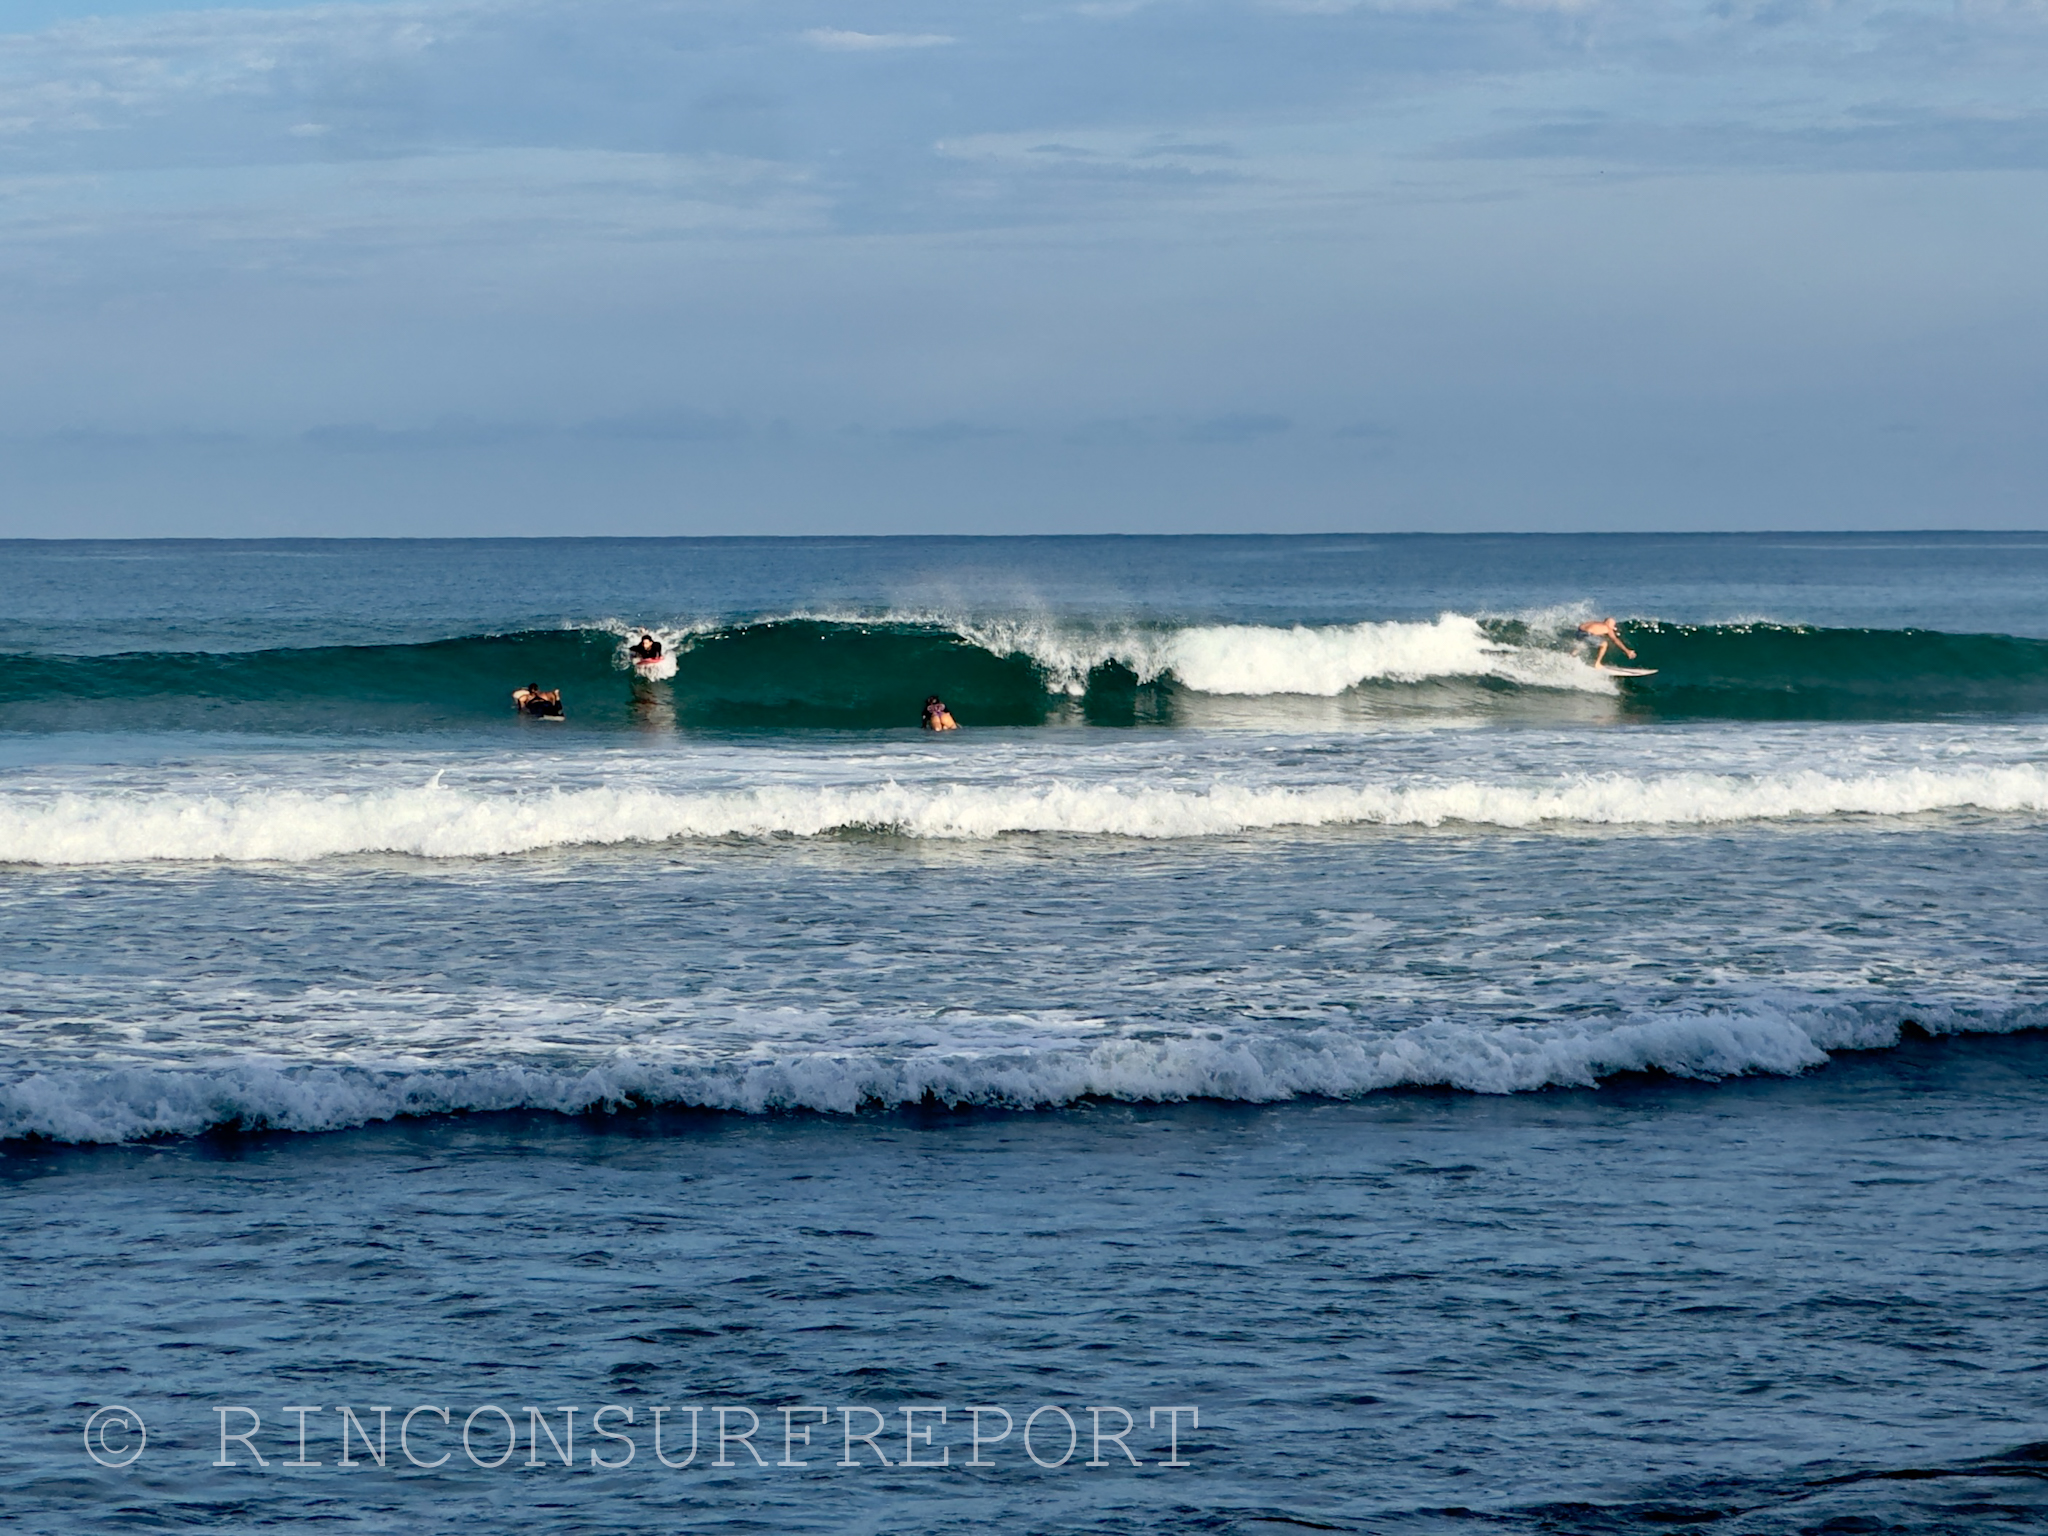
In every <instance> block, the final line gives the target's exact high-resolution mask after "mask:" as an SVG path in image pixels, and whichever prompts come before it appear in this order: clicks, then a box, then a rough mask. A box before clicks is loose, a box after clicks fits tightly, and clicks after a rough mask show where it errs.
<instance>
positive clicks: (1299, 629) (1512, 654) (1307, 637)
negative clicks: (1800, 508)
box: [951, 613, 1614, 698]
mask: <svg viewBox="0 0 2048 1536" xmlns="http://www.w3.org/2000/svg"><path fill="white" fill-rule="evenodd" d="M951 627H952V628H953V629H954V630H955V632H956V633H958V634H959V635H961V637H962V638H964V639H967V640H971V641H973V642H974V643H975V644H977V645H979V646H982V647H983V648H984V649H987V650H991V651H995V652H997V653H998V654H1002V653H1010V652H1014V653H1016V654H1020V655H1025V656H1029V657H1030V658H1031V659H1032V660H1033V661H1035V662H1037V663H1038V665H1039V666H1040V667H1041V668H1042V669H1043V670H1044V671H1045V673H1046V675H1047V676H1048V677H1050V678H1051V679H1052V680H1053V681H1054V683H1055V684H1056V685H1058V686H1061V687H1064V688H1065V689H1066V690H1067V691H1068V692H1069V693H1073V694H1079V693H1081V692H1083V691H1084V689H1085V687H1086V682H1087V678H1088V674H1089V672H1090V671H1091V670H1092V669H1094V668H1095V667H1098V666H1103V665H1106V664H1109V663H1112V662H1114V663H1117V664H1119V665H1121V666H1124V667H1127V668H1129V669H1130V670H1131V671H1132V672H1134V673H1136V674H1137V676H1138V679H1139V681H1141V682H1151V681H1153V680H1155V679H1157V678H1160V677H1164V676H1167V675H1169V674H1170V675H1171V676H1172V677H1173V678H1174V679H1175V680H1176V681H1178V682H1179V683H1181V684H1182V685H1183V686H1184V687H1187V688H1191V689H1193V690H1194V691H1195V692H1197V693H1213V694H1230V695H1237V696H1241V697H1242V696H1265V695H1272V694H1307V695H1313V696H1317V697H1322V698H1332V697H1335V696H1336V695H1337V694H1340V693H1343V692H1344V691H1346V690H1347V689H1350V688H1356V687H1357V686H1359V685H1360V684H1361V683H1368V682H1401V683H1417V682H1425V681H1428V680H1429V679H1432V678H1453V677H1492V678H1502V679H1505V680H1507V681H1510V682H1515V683H1520V684H1522V685H1524V686H1526V687H1537V688H1564V689H1573V690H1577V691H1581V692H1591V693H1611V692H1613V690H1614V680H1613V679H1612V678H1611V677H1608V676H1607V675H1605V674H1604V673H1601V672H1597V671H1595V670H1594V669H1593V668H1592V667H1591V666H1589V665H1588V664H1587V663H1586V661H1585V659H1584V658H1582V657H1579V656H1575V655H1572V654H1570V653H1568V652H1564V651H1554V650H1543V649H1538V648H1533V647H1527V646H1512V645H1504V644H1502V643H1500V642H1499V641H1497V640H1495V639H1494V638H1493V637H1492V636H1490V635H1488V634H1487V633H1486V631H1485V630H1484V629H1483V628H1482V627H1481V626H1480V623H1479V621H1478V620H1477V619H1475V618H1472V617H1470V616H1468V615H1465V614H1461V613H1446V614H1443V615H1442V616H1440V617H1439V618H1436V619H1434V620H1431V621H1427V622H1416V621H1409V622H1388V623H1366V624H1342V625H1331V626H1328V627H1323V628H1309V627H1308V626H1306V625H1300V624H1297V625H1294V626H1293V627H1291V628H1288V629H1279V628H1274V627H1272V626H1269V625H1258V624H1202V625H1192V626H1189V627H1186V628H1179V629H1157V630H1143V629H1127V630H1121V631H1108V632H1096V631H1088V630H1079V629H1071V628H1064V627H1062V626H1059V625H1057V624H1052V623H1047V622H1035V621H1034V622H1027V621H1016V622H995V623H992V622H978V623H971V624H969V623H954V624H952V625H951Z"/></svg>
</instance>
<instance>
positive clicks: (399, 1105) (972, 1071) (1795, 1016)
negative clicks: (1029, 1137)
mask: <svg viewBox="0 0 2048 1536" xmlns="http://www.w3.org/2000/svg"><path fill="white" fill-rule="evenodd" d="M1922 1022H1923V1023H1924V1024H1925V1025H1926V1026H1927V1027H1929V1028H1930V1029H1932V1030H1933V1031H1934V1032H1937V1033H1939V1032H1955V1033H1960V1032H1965V1031H1994V1032H2000V1031H2010V1030H2015V1029H2023V1028H2031V1027H2036V1026H2038V1025H2039V1023H2040V1022H2041V1021H2040V1019H2039V1018H2038V1017H2036V1016H2035V1015H2034V1014H2032V1013H2017V1014H2000V1015H1995V1016H1990V1017H1982V1018H1966V1019H1953V1020H1942V1019H1933V1020H1924V1019H1923V1021H1922ZM1898 1038H1899V1024H1898V1021H1897V1019H1896V1018H1891V1019H1886V1018H1882V1017H1872V1016H1867V1015H1865V1014H1863V1013H1859V1012H1858V1011H1856V1010H1853V1009H1848V1008H1839V1007H1838V1008H1813V1009H1797V1008H1794V1009H1787V1010H1782V1011H1780V1010H1759V1011H1753V1012H1734V1011H1731V1012H1672V1013H1664V1014H1651V1015H1645V1016H1639V1017H1633V1018H1625V1019H1620V1020H1610V1019H1587V1020H1571V1021H1560V1022H1553V1023H1545V1024H1517V1025H1490V1024H1468V1023H1456V1022H1450V1021H1443V1022H1439V1023H1435V1024H1430V1025H1424V1026H1421V1027H1418V1028H1414V1029H1408V1030H1402V1031H1384V1032H1367V1033H1363V1034H1359V1033H1348V1032H1345V1031H1341V1030H1335V1029H1314V1030H1304V1031H1300V1032H1298V1033H1294V1034H1288V1035H1265V1036H1257V1035H1245V1036H1239V1037H1236V1038H1225V1039H1221V1040H1218V1039H1213V1038H1180V1039H1166V1040H1159V1039H1148V1040H1142V1041H1141V1040H1129V1039H1119V1040H1114V1041H1105V1042H1102V1043H1100V1044H1096V1045H1093V1046H1090V1047H1085V1048H1078V1049H1072V1048H1070V1049H1045V1050H1029V1051H1016V1052H1008V1053H996V1054H978V1053H958V1052H948V1051H945V1050H943V1049H940V1050H932V1051H928V1052H924V1053H919V1054H915V1055H905V1054H903V1053H900V1052H876V1051H809V1052H803V1053H783V1054H777V1055H772V1056H767V1057H763V1056H760V1055H753V1056H749V1057H746V1058H743V1059H728V1060H715V1061H714V1060H706V1061H701V1062H677V1061H673V1060H670V1061H636V1060H633V1059H630V1058H625V1057H615V1058H611V1059H608V1060H605V1061H604V1062H602V1063H600V1064H596V1065H591V1066H588V1067H553V1068H551V1067H546V1066H535V1065H528V1064H525V1063H509V1064H508V1063H476V1064H465V1065H459V1066H447V1067H439V1068H434V1069H420V1068H416V1067H409V1068H399V1069H389V1070H380V1069H378V1068H376V1067H374V1066H361V1065H353V1064H336V1065H331V1066H312V1067H306V1066H287V1065H284V1064H282V1063H279V1062H275V1061H267V1060H260V1059H258V1060H244V1061H240V1062H228V1063H222V1064H217V1065H209V1066H206V1067H192V1068H151V1067H122V1068H115V1069H111V1070H105V1069H95V1068H90V1067H64V1068H57V1069H52V1070H46V1071H40V1072H35V1073H30V1074H27V1075H24V1076H21V1077H18V1078H16V1079H15V1080H13V1081H11V1082H7V1083H5V1084H0V1138H19V1137H31V1136H35V1137H46V1138H49V1139H52V1140H58V1141H72V1142H117V1141H131V1140H135V1139H138V1138H142V1137H148V1136H159V1135H191V1134H195V1133H198V1132H201V1131H204V1130H207V1129H210V1128H213V1127H216V1126H223V1125H240V1126H244V1127H251V1128H254V1127H268V1128H273V1129H279V1130H291V1131H325V1130H337V1129H341V1128H344V1127H349V1126H357V1125H363V1124H366V1123H369V1122H372V1121H378V1120H388V1119H392V1118H394V1117H398V1116H403V1115H431V1114H446V1113H452V1112H463V1111H496V1110H512V1109H542V1110H552V1111H557V1112H561V1113H582V1112H588V1111H598V1110H615V1109H619V1108H622V1107H626V1106H630V1105H645V1104H663V1105H676V1106H688V1107H699V1108H706V1109H716V1110H728V1111H739V1112H744V1113H759V1112H764V1111H768V1110H774V1109H807V1110H817V1111H824V1112H828V1113H838V1114H849V1113H853V1112H855V1111H858V1110H862V1109H873V1108H887V1107H892V1106H898V1105H904V1104H916V1103H922V1102H938V1103H943V1104H948V1105H987V1106H996V1107H1024V1108H1036V1107H1048V1106H1056V1105H1061V1104H1069V1103H1073V1102H1075V1101H1077V1100H1080V1099H1084V1098H1109V1099H1120V1100H1139V1101H1154V1102H1161V1101H1165V1102H1171V1101H1181V1100H1187V1099H1197V1098H1207V1099H1222V1100H1233V1101H1237V1102H1244V1103H1272V1102H1277V1101H1281V1100H1286V1099H1296V1098H1304V1097H1328V1098H1350V1097H1356V1096H1359V1095H1362V1094H1367V1093H1373V1092H1377V1091H1381V1090H1385V1089H1389V1088H1400V1087H1447V1088H1457V1089H1464V1090H1467V1091H1470V1092H1476V1093H1516V1092H1525V1091H1529V1090H1532V1089H1538V1088H1546V1087H1588V1086H1592V1085H1594V1084H1596V1083H1598V1082H1599V1081H1600V1080H1601V1079H1603V1078H1606V1077H1611V1076H1613V1075H1614V1074H1616V1073H1623V1072H1662V1073H1667V1074H1670V1075H1672V1076H1675V1077H1682V1078H1691V1079H1701V1080H1714V1079H1719V1078H1725V1077H1733V1076H1740V1075H1744V1074H1749V1073H1775V1074H1791V1073H1797V1072H1802V1071H1805V1070H1807V1069H1809V1068H1812V1067H1817V1066H1820V1065H1822V1064H1823V1063H1825V1062H1826V1061H1827V1060H1828V1052H1830V1051H1836V1050H1868V1049H1877V1048H1883V1047H1887V1046H1891V1045H1894V1044H1896V1043H1897V1041H1898Z"/></svg>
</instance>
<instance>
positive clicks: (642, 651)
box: [627, 629, 661, 661]
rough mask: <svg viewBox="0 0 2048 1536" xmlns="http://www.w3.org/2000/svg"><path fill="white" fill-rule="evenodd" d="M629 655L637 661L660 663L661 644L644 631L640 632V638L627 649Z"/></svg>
mask: <svg viewBox="0 0 2048 1536" xmlns="http://www.w3.org/2000/svg"><path fill="white" fill-rule="evenodd" d="M627 654H628V655H629V656H631V657H632V658H633V659H634V660H635V661H659V660H661V642H660V641H659V640H657V639H655V638H654V636H652V635H651V634H649V633H648V632H647V631H646V630H644V629H643V630H641V631H640V638H639V639H638V640H636V641H634V642H633V644H632V645H630V646H628V647H627Z"/></svg>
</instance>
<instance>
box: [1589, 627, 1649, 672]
mask: <svg viewBox="0 0 2048 1536" xmlns="http://www.w3.org/2000/svg"><path fill="white" fill-rule="evenodd" d="M1579 635H1580V637H1581V638H1582V639H1586V640H1598V641H1599V642H1600V654H1599V655H1597V656H1595V657H1594V658H1593V665H1594V666H1596V667H1597V666H1599V665H1600V664H1601V663H1602V662H1603V661H1605V660H1606V659H1607V648H1608V647H1609V646H1610V645H1611V646H1614V647H1615V648H1616V649H1617V650H1619V651H1620V652H1621V654H1622V655H1624V656H1626V657H1627V658H1628V659H1629V660H1630V661H1634V660H1635V659H1636V653H1635V652H1634V651H1632V650H1630V649H1629V648H1628V642H1627V641H1625V640H1623V639H1622V638H1621V626H1620V625H1619V624H1616V623H1615V622H1614V620H1613V619H1611V618H1606V619H1588V620H1586V622H1585V623H1583V624H1581V625H1580V626H1579Z"/></svg>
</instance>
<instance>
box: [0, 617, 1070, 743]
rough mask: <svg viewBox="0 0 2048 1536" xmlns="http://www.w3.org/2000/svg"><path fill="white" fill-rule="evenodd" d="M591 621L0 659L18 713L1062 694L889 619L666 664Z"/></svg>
mask: <svg viewBox="0 0 2048 1536" xmlns="http://www.w3.org/2000/svg"><path fill="white" fill-rule="evenodd" d="M620 644H621V642H620V640H619V637H618V636H617V635H615V634H611V633H608V632H606V631H602V630H560V631H540V632H531V633H526V634H515V635H497V636H477V637H470V638H465V639H459V640H443V641H435V642H431V643H428V644H422V645H394V646H336V647H331V648H320V649H305V650H274V651H253V652H243V653H233V654H225V655H216V654H204V653H200V654H189V653H180V652H149V653H141V654H131V655H123V656H109V657H71V656H57V657H51V656H16V657H12V658H9V664H8V675H9V678H10V682H11V691H12V694H13V698H12V701H11V704H10V706H9V708H8V709H7V710H6V711H5V712H4V713H0V718H4V719H5V721H6V723H7V725H9V726H10V727H13V728H16V729H21V728H29V729H37V730H48V729H63V728H67V727H68V728H74V729H127V730H137V729H142V730H150V729H156V730H165V729H191V730H209V729H274V730H299V729H314V730H341V729H385V730H404V729H421V728H426V729H432V728H436V727H447V726H464V725H475V724H480V723H483V722H487V721H504V722H506V723H508V724H510V725H518V724H519V721H518V719H517V717H516V714H515V712H514V711H513V709H512V705H511V692H512V690H513V689H515V688H517V687H519V686H520V685H521V684H524V683H528V682H537V683H539V684H540V686H541V687H543V688H549V689H552V688H559V689H561V690H562V695H563V701H564V704H565V706H566V708H567V713H568V716H569V719H570V721H572V722H576V723H580V724H584V725H597V726H605V725H617V726H625V725H632V724H636V723H644V722H645V720H646V718H647V717H648V716H649V714H650V713H656V714H658V715H659V716H660V717H661V718H663V719H670V718H672V719H673V720H674V722H675V723H676V724H679V725H686V726H697V727H702V728H707V729H737V730H746V729H760V728H770V729H774V728H780V729H842V730H874V729H879V728H886V727H890V726H911V727H914V726H915V725H916V724H917V723H918V720H919V716H920V712H921V709H922V706H923V703H924V700H925V699H926V697H927V696H929V695H931V694H934V693H936V694H939V695H941V696H942V697H944V698H946V699H947V700H949V701H953V702H954V703H955V707H956V708H957V709H959V710H961V711H962V712H963V713H964V714H965V715H966V716H967V717H968V718H970V719H972V720H973V721H974V723H976V724H978V725H1004V726H1018V725H1037V724H1040V723H1042V722H1043V721H1044V720H1046V719H1047V717H1048V716H1049V715H1050V714H1052V713H1053V712H1055V711H1056V710H1058V709H1060V708H1061V707H1062V705H1063V703H1064V702H1065V701H1064V700H1063V698H1062V697H1061V696H1058V695H1055V694H1054V693H1052V692H1049V691H1048V688H1047V684H1046V680H1045V678H1044V676H1043V674H1042V673H1041V671H1040V669H1039V668H1038V666H1037V665H1036V664H1035V663H1034V662H1032V661H1031V660H1030V659H1029V658H1028V657H1024V656H1018V655H1009V656H998V655H994V654H992V653H991V652H989V651H987V650H984V649H982V648H980V647H978V646H975V645H973V644H971V643H969V642H968V641H966V640H963V639H961V638H960V637H958V636H957V635H953V634H950V633H946V632H943V631H936V630H932V629H926V628H918V627H914V626H902V625H875V626H864V625H847V624H833V623H824V622H816V621H809V620H788V621H783V622H778V623H769V624H762V625H753V626H741V627H737V628H733V629H728V630H720V631H715V632H712V633H710V634H706V635H700V636H696V637H693V638H692V639H691V640H690V641H688V642H687V643H686V644H684V645H683V646H680V647H678V648H677V650H676V660H677V670H676V675H675V677H674V678H673V679H671V680H668V681H665V682H658V683H651V682H645V681H642V680H641V679H639V678H637V677H635V676H633V675H632V674H631V673H630V671H628V670H627V668H626V667H625V666H624V664H623V659H622V656H621V651H620Z"/></svg>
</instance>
